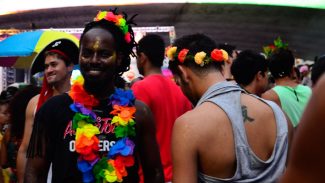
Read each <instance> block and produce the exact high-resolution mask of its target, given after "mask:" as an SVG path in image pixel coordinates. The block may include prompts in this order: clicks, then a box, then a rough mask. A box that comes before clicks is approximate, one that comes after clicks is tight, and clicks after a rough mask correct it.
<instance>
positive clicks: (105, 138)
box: [63, 117, 115, 152]
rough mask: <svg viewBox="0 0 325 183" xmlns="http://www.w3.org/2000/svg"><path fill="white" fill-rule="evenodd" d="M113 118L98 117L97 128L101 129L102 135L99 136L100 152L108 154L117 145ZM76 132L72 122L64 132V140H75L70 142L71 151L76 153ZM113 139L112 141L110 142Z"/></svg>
mask: <svg viewBox="0 0 325 183" xmlns="http://www.w3.org/2000/svg"><path fill="white" fill-rule="evenodd" d="M111 120H112V118H101V117H97V119H96V123H95V126H97V127H98V128H99V131H100V134H99V135H97V137H98V139H99V151H104V152H108V151H109V149H110V148H111V147H112V146H113V145H114V144H115V138H114V137H115V135H114V129H115V126H114V125H112V124H111ZM75 133H76V132H75V130H73V129H72V121H70V122H69V123H68V125H67V127H66V128H65V130H64V134H63V139H73V140H70V142H69V151H70V152H74V151H75V150H76V149H75V140H74V139H75ZM112 137H113V138H112ZM109 139H111V140H109Z"/></svg>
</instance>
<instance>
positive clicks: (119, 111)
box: [111, 105, 136, 121]
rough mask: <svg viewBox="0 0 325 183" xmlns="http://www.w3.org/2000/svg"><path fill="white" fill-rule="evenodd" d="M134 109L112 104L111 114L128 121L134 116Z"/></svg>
mask: <svg viewBox="0 0 325 183" xmlns="http://www.w3.org/2000/svg"><path fill="white" fill-rule="evenodd" d="M135 111H136V109H135V107H123V106H118V105H114V106H113V111H112V112H111V114H114V115H118V116H119V117H120V118H122V119H123V120H124V121H130V119H132V118H134V113H135Z"/></svg>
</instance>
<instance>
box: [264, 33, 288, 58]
mask: <svg viewBox="0 0 325 183" xmlns="http://www.w3.org/2000/svg"><path fill="white" fill-rule="evenodd" d="M273 43H274V44H271V45H268V46H264V47H263V53H264V54H265V56H266V57H270V55H271V54H272V53H273V52H274V51H275V50H277V49H281V48H282V49H287V48H288V43H284V42H282V40H281V38H280V37H278V38H277V39H276V40H274V41H273Z"/></svg>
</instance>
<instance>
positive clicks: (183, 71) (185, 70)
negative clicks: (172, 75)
mask: <svg viewBox="0 0 325 183" xmlns="http://www.w3.org/2000/svg"><path fill="white" fill-rule="evenodd" d="M177 67H178V69H179V73H180V77H181V78H182V80H183V81H184V82H186V83H188V82H189V69H188V68H187V67H185V66H183V65H178V66H177Z"/></svg>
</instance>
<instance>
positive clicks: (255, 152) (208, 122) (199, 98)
mask: <svg viewBox="0 0 325 183" xmlns="http://www.w3.org/2000/svg"><path fill="white" fill-rule="evenodd" d="M167 55H168V58H169V60H170V61H169V68H170V69H171V71H172V72H173V74H174V76H175V80H176V82H177V83H178V84H179V85H180V86H181V88H182V90H183V92H184V93H185V95H186V96H187V97H188V98H189V99H190V100H191V101H192V103H193V104H195V105H196V106H195V108H194V109H193V110H192V111H189V112H187V113H185V114H184V115H182V116H180V117H179V118H178V119H177V120H176V122H175V125H174V128H173V135H172V157H173V183H179V182H186V183H192V182H207V183H212V182H213V183H214V182H276V180H277V179H278V178H279V177H280V176H281V175H282V173H283V171H284V169H285V163H286V159H287V152H288V144H289V141H290V138H291V131H292V129H291V128H289V127H288V122H287V120H286V117H285V115H284V114H283V112H282V111H281V109H280V108H279V107H278V106H277V105H276V104H275V103H273V102H269V101H265V100H263V99H260V98H258V97H256V96H254V95H249V94H247V93H245V92H244V91H243V90H242V89H241V88H240V87H239V86H237V85H234V84H233V83H231V82H227V81H226V79H225V78H224V77H223V75H222V65H223V64H224V61H225V60H227V56H228V55H227V53H226V52H225V51H224V50H219V49H216V44H215V42H214V41H213V40H212V39H211V38H209V37H207V36H206V35H203V34H193V35H188V36H184V37H181V38H179V39H177V40H176V41H175V42H174V44H173V46H171V47H170V48H169V49H168V50H167Z"/></svg>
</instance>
